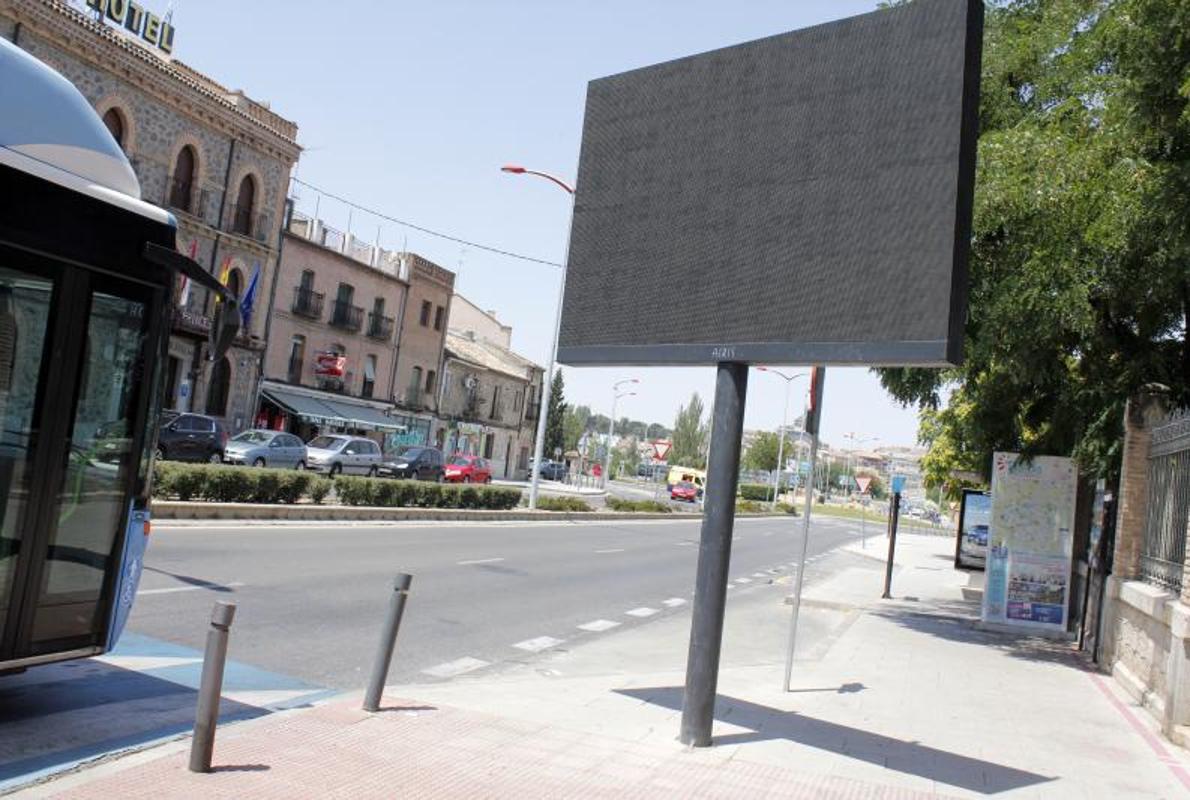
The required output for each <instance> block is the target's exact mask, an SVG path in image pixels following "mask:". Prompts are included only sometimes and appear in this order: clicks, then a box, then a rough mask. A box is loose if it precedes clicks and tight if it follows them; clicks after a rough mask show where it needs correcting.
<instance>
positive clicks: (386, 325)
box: [368, 311, 396, 342]
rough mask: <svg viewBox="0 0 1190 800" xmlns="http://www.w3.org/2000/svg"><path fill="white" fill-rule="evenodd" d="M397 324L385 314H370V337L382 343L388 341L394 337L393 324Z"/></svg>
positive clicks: (371, 312) (372, 312)
mask: <svg viewBox="0 0 1190 800" xmlns="http://www.w3.org/2000/svg"><path fill="white" fill-rule="evenodd" d="M395 322H396V320H395V319H393V318H392V317H386V316H384V315H383V314H377V313H376V312H375V311H369V312H368V336H370V337H371V338H373V339H379V340H380V341H382V342H384V341H388V340H389V339H390V338H392V335H393V324H394V323H395Z"/></svg>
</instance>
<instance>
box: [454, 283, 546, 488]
mask: <svg viewBox="0 0 1190 800" xmlns="http://www.w3.org/2000/svg"><path fill="white" fill-rule="evenodd" d="M456 300H457V298H456ZM445 362H446V363H445V368H444V371H443V378H442V388H441V394H440V397H439V400H438V403H439V411H438V418H439V422H438V428H437V430H436V432H435V440H436V443H437V445H438V446H439V447H441V448H442V449H443V451H444V452H445V453H447V454H448V455H449V454H451V453H456V452H458V453H471V454H474V455H480V456H483V457H484V458H487V459H488V460H490V461H491V462H492V475H493V476H494V477H496V478H510V479H515V480H521V479H524V478H526V477H527V476H528V474H529V457H530V456H531V455H532V453H533V437H534V434H535V432H536V425H537V408H538V406H537V404H536V403H535V402H534V400H533V398H535V397H540V396H541V383H542V375H543V374H544V370H543V369H542V368H541V367H539V366H538V365H537V364H534V363H533V362H532V361H529V360H528V359H526V358H523V357H521V356H519V355H517V354H516V353H514V352H512V351H511V350H509V349H508V348H505V347H501V346H500V345H499V344H498V343H496V342H493V341H491V340H490V339H485V338H483V336H482V335H481V334H479V333H477V332H476V331H473V330H467V331H455V330H452V331H449V332H448V333H447V337H446V357H445Z"/></svg>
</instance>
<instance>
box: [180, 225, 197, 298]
mask: <svg viewBox="0 0 1190 800" xmlns="http://www.w3.org/2000/svg"><path fill="white" fill-rule="evenodd" d="M197 257H198V239H191V240H190V260H191V261H193V260H194V259H195V258H197ZM188 305H190V279H189V278H187V277H186V276H185V275H183V276H182V289H181V291H179V292H178V308H185V307H186V306H188Z"/></svg>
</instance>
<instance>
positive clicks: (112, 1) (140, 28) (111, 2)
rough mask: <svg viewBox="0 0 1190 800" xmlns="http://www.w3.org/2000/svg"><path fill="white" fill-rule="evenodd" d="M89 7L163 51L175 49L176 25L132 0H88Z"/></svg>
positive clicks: (170, 51)
mask: <svg viewBox="0 0 1190 800" xmlns="http://www.w3.org/2000/svg"><path fill="white" fill-rule="evenodd" d="M87 7H88V8H90V9H92V10H93V11H94V12H95V13H96V14H98V15H99V16H100V17H106V18H107V19H108V21H110V22H113V23H115V24H116V25H122V26H124V28H125V29H126V30H127V31H128V32H129V33H131V34H132V35H133V36H137V37H139V38H141V39H143V40H144V41H146V42H148V43H149V44H151V45H153V46H154V47H156V48H157V49H159V50H161V51H162V52H163V53H167V54H168V53H172V52H173V51H174V26H173V25H170V24H169V23H168V22H165V21H163V20H162V19H161V17H159V16H157V15H156V14H152V13H150V12H148V11H145V10H144V9H143V8H141V7H140V6H138V5H137V4H136V3H134V2H132V0H87ZM167 16H168V15H167Z"/></svg>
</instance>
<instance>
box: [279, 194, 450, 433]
mask: <svg viewBox="0 0 1190 800" xmlns="http://www.w3.org/2000/svg"><path fill="white" fill-rule="evenodd" d="M280 263H281V266H280V269H279V270H278V273H277V274H278V279H277V288H276V291H275V293H274V295H273V302H272V304H271V306H270V308H269V341H268V344H267V348H266V356H265V380H264V381H263V382H262V384H261V401H260V409H259V414H258V417H257V425H258V426H260V427H269V428H276V429H284V430H288V431H290V432H292V433H295V434H297V435H299V436H301V437H302V438H305V439H309V438H310V437H311V436H313V435H314V434H315V433H327V432H330V433H354V434H358V435H363V436H368V437H370V438H372V439H374V440H376V441H377V442H378V443H379V444H380V445H381V446H382V448H383V449H384V450H385V451H386V452H391V451H392V450H394V449H396V448H397V447H399V446H401V445H406V444H427V443H429V442H430V440H431V431H432V429H433V425H434V411H435V410H436V409H437V399H436V395H437V385H438V375H439V374H440V372H441V369H442V358H443V350H442V346H443V342H444V339H445V330H443V331H437V330H435V328H434V322H435V316H436V309H438V308H442V309H443V311H442V313H441V318H442V319H443V322H442V327H443V328H445V321H444V320H445V315H446V313H447V311H446V309H447V308H448V307H449V304H450V291H451V289H452V288H453V286H454V273H452V272H450V271H449V270H445V269H442V268H441V267H439V266H437V265H436V264H433V263H432V262H430V261H427V260H426V259H424V258H422V257H420V256H417V255H415V254H413V253H401V252H394V251H390V250H385V249H383V248H381V247H378V246H376V245H372V244H368V243H365V242H362V241H360V240H359V239H356V238H355V237H354V236H353V235H351V234H350V233H345V232H343V231H338V230H335V229H334V228H331V227H329V226H327V225H326V224H325V223H324V222H322V221H321V220H318V219H314V218H310V217H306V216H304V215H301V214H293V215H291V218H290V220H289V221H288V223H287V226H286V231H285V233H284V236H283V239H282V250H281V262H280ZM427 309H428V310H427ZM423 316H424V319H425V324H422V317H423ZM411 317H412V324H410V322H409V321H410V318H411ZM402 368H403V369H402ZM414 382H416V388H417V391H416V392H414V391H413V386H412V384H413V383H414Z"/></svg>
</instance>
